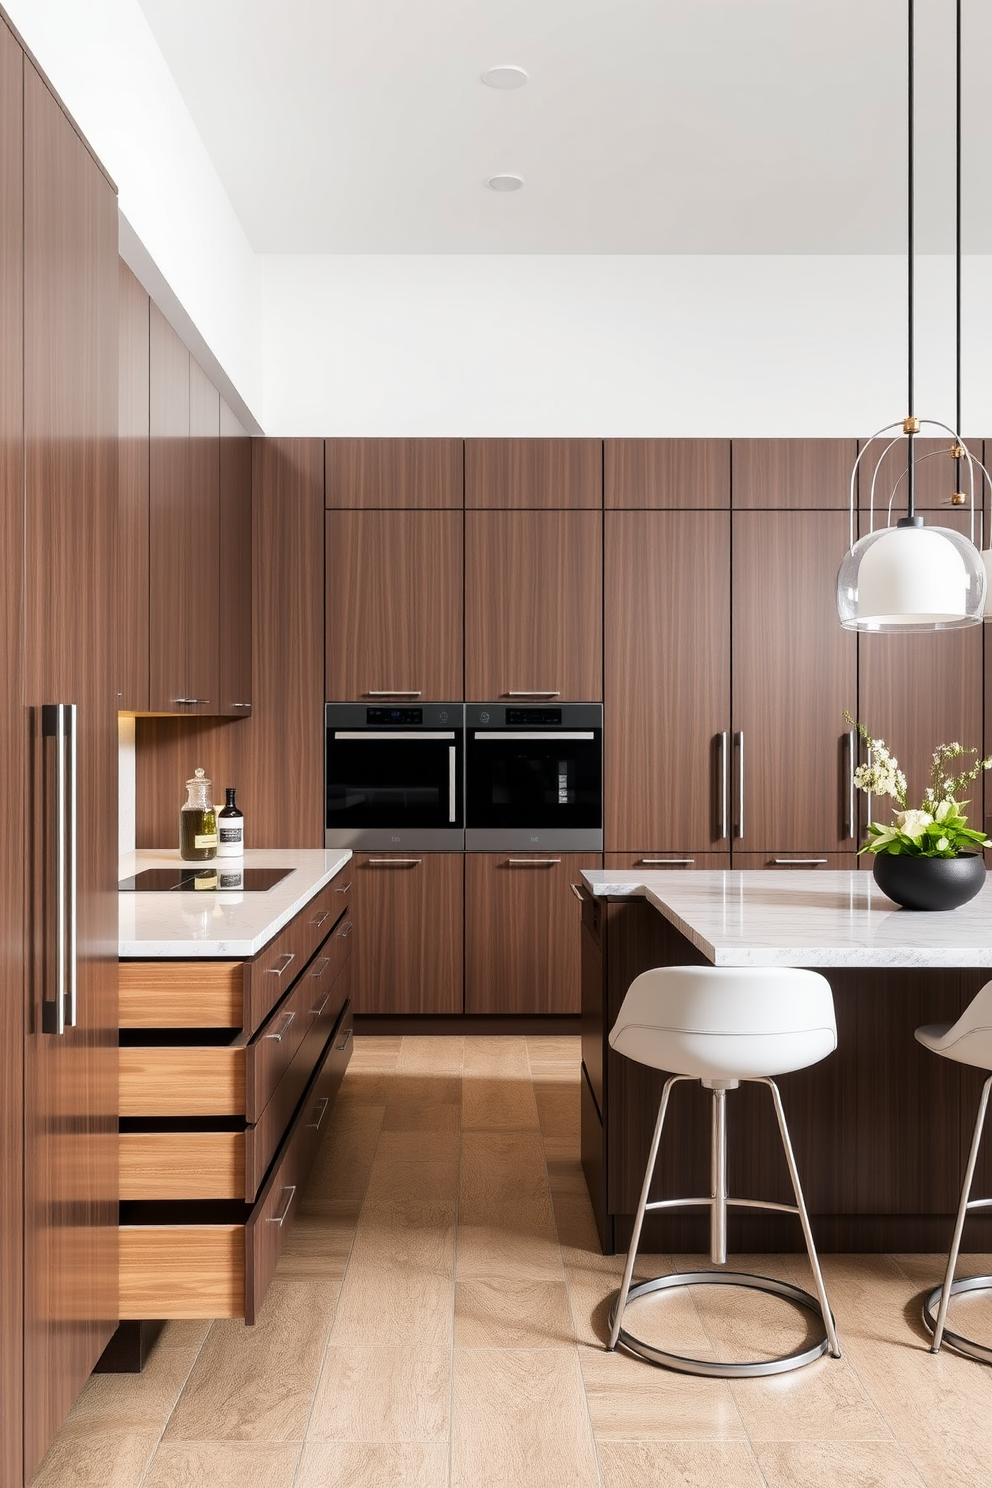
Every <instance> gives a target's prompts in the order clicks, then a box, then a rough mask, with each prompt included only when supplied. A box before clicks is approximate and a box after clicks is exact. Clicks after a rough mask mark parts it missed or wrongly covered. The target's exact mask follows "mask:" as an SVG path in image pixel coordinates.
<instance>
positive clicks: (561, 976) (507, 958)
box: [465, 853, 603, 1013]
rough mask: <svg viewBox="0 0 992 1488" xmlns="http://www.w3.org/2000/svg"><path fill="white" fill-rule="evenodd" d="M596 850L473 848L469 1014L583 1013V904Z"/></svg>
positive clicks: (469, 859) (468, 875)
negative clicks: (585, 877) (582, 887)
mask: <svg viewBox="0 0 992 1488" xmlns="http://www.w3.org/2000/svg"><path fill="white" fill-rule="evenodd" d="M602 863H603V860H602V857H601V856H600V854H598V853H519V854H515V853H467V854H466V856H465V1011H466V1012H467V1013H578V1012H579V1011H580V1009H581V1004H582V953H581V938H580V935H579V927H580V923H581V914H580V906H579V901H578V898H577V896H576V895H575V894H574V892H573V890H572V884H575V883H579V882H580V877H579V875H580V874H581V872H582V869H583V868H601V867H602Z"/></svg>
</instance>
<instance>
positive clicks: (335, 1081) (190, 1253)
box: [120, 1005, 352, 1323]
mask: <svg viewBox="0 0 992 1488" xmlns="http://www.w3.org/2000/svg"><path fill="white" fill-rule="evenodd" d="M351 1031H352V1021H351V1008H350V1005H348V1006H346V1007H345V1009H344V1011H343V1013H342V1014H341V1017H340V1019H339V1021H338V1025H337V1027H336V1029H335V1031H334V1035H333V1037H332V1038H330V1039H329V1040H328V1042H327V1047H326V1049H325V1051H324V1053H323V1056H322V1058H321V1060H320V1063H319V1064H318V1067H317V1070H316V1072H315V1074H314V1076H313V1079H312V1080H311V1082H310V1084H309V1086H308V1087H307V1090H306V1093H305V1094H304V1096H303V1099H302V1100H301V1102H300V1105H299V1108H298V1110H297V1112H296V1116H295V1118H294V1120H293V1123H292V1125H291V1126H290V1128H289V1131H288V1132H287V1134H286V1139H285V1141H284V1143H283V1145H282V1147H281V1149H280V1151H279V1154H278V1156H277V1158H276V1161H275V1163H274V1164H273V1166H272V1169H271V1171H270V1173H269V1175H268V1177H267V1179H266V1181H265V1183H264V1184H263V1186H262V1188H261V1191H260V1192H259V1195H258V1199H257V1200H256V1202H255V1203H254V1205H251V1206H249V1205H248V1204H246V1203H239V1202H238V1201H237V1200H207V1201H203V1202H194V1201H190V1200H188V1199H187V1200H182V1201H177V1202H174V1203H169V1202H165V1201H160V1200H156V1201H150V1202H134V1203H122V1204H121V1224H120V1304H121V1314H120V1315H121V1318H122V1319H123V1318H196V1317H206V1318H215V1317H243V1318H244V1320H245V1322H246V1323H253V1322H254V1321H255V1316H256V1314H257V1311H258V1309H259V1308H260V1307H261V1304H262V1299H263V1298H264V1296H265V1292H266V1290H267V1288H268V1285H269V1282H270V1281H271V1279H272V1273H273V1271H274V1270H275V1267H276V1262H277V1261H278V1259H279V1253H280V1251H281V1249H282V1244H283V1240H284V1239H285V1237H286V1235H287V1234H288V1232H289V1229H290V1227H291V1225H292V1222H293V1220H294V1219H295V1217H296V1212H297V1209H298V1207H299V1199H300V1193H301V1190H302V1188H303V1185H304V1183H305V1182H306V1179H307V1176H308V1174H309V1172H310V1168H311V1167H312V1165H313V1160H314V1157H315V1156H316V1152H317V1147H318V1145H319V1143H320V1140H321V1136H322V1133H323V1125H324V1119H325V1117H326V1114H327V1111H328V1110H329V1108H330V1106H331V1105H332V1104H333V1101H334V1097H335V1095H336V1094H337V1090H338V1086H339V1085H340V1083H341V1079H342V1077H343V1075H344V1071H345V1069H346V1067H347V1064H348V1060H349V1058H350V1056H351Z"/></svg>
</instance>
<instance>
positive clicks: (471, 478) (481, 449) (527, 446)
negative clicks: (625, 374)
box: [465, 439, 603, 510]
mask: <svg viewBox="0 0 992 1488" xmlns="http://www.w3.org/2000/svg"><path fill="white" fill-rule="evenodd" d="M602 505H603V442H602V440H601V439H466V441H465V506H466V509H470V508H477V507H495V508H503V509H506V508H513V507H522V508H525V509H530V510H550V509H553V508H572V509H585V510H598V509H599V508H600V507H602Z"/></svg>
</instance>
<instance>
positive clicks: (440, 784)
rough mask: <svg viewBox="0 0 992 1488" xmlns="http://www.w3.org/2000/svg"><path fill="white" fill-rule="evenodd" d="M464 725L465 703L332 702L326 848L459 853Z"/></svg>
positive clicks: (327, 720)
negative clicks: (369, 703) (386, 703)
mask: <svg viewBox="0 0 992 1488" xmlns="http://www.w3.org/2000/svg"><path fill="white" fill-rule="evenodd" d="M464 724H465V705H464V703H423V704H419V703H418V704H417V705H416V706H415V707H408V706H406V705H405V704H404V705H400V706H395V707H394V706H385V707H367V706H366V705H365V704H364V703H327V704H326V705H325V708H324V726H325V728H324V737H325V744H324V843H325V846H327V847H351V848H356V849H371V850H372V851H382V850H384V849H389V848H393V849H396V848H400V849H402V848H416V849H419V850H420V851H426V852H431V851H433V852H461V851H462V850H463V848H464V846H465V834H464V824H465V816H464V784H463V751H464V740H465V728H464Z"/></svg>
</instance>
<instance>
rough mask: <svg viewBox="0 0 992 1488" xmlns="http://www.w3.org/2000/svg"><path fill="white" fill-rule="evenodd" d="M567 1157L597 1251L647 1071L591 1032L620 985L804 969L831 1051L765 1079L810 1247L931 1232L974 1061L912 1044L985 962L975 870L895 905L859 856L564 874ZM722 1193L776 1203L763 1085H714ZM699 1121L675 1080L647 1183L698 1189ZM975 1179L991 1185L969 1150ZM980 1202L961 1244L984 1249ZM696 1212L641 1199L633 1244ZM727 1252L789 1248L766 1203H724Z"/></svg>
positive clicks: (702, 1113)
mask: <svg viewBox="0 0 992 1488" xmlns="http://www.w3.org/2000/svg"><path fill="white" fill-rule="evenodd" d="M583 878H584V879H585V882H586V884H587V886H588V888H587V890H586V891H584V892H583V899H584V902H583V912H582V920H583V924H582V1056H583V1080H582V1160H583V1167H584V1170H585V1174H586V1181H587V1184H588V1186H589V1192H590V1195H591V1197H592V1202H593V1208H594V1211H595V1214H596V1220H597V1226H598V1229H599V1235H600V1241H601V1243H602V1246H603V1249H604V1251H607V1252H611V1251H615V1250H622V1249H624V1248H625V1247H626V1244H627V1241H628V1239H629V1235H630V1224H631V1216H632V1214H633V1212H634V1209H635V1207H636V1203H637V1195H638V1191H639V1188H640V1182H641V1176H642V1174H643V1171H644V1164H645V1160H646V1154H647V1149H648V1144H649V1141H650V1134H651V1130H652V1127H653V1124H654V1120H655V1116H656V1113H657V1103H658V1099H659V1097H660V1093H661V1085H662V1083H663V1080H664V1075H663V1074H661V1073H659V1072H658V1071H655V1070H652V1069H650V1068H648V1067H647V1066H644V1065H639V1064H635V1063H634V1062H633V1061H631V1060H627V1059H623V1058H621V1057H620V1056H619V1055H616V1054H614V1053H613V1051H612V1050H611V1049H610V1048H609V1046H608V1043H607V1036H608V1034H609V1030H610V1029H611V1028H612V1026H613V1023H614V1021H615V1019H616V1015H617V1012H618V1010H619V1007H620V1004H621V1002H622V1001H623V997H624V994H625V993H626V990H627V988H628V986H629V985H630V983H631V982H632V981H633V979H634V977H635V976H637V975H638V973H639V972H641V971H644V970H645V969H647V968H648V967H650V966H666V965H669V966H671V965H696V966H700V965H722V966H803V967H811V968H814V969H816V970H819V971H821V972H822V973H823V974H824V975H825V976H826V977H827V979H828V980H829V982H830V984H831V987H832V988H833V992H834V1002H835V1006H836V1010H837V1031H838V1048H837V1050H836V1052H835V1053H834V1054H833V1055H831V1056H830V1058H828V1059H826V1060H823V1061H822V1062H821V1063H820V1064H818V1065H814V1066H812V1067H811V1068H810V1069H806V1070H799V1071H796V1072H795V1073H793V1074H789V1075H784V1076H782V1077H781V1079H780V1080H779V1082H778V1083H779V1086H780V1088H781V1091H782V1097H783V1101H784V1103H785V1108H786V1114H787V1116H788V1119H789V1124H790V1128H791V1130H792V1137H793V1142H794V1145H795V1149H796V1157H797V1160H798V1162H799V1167H800V1172H801V1174H802V1176H803V1182H804V1186H805V1189H806V1198H807V1202H808V1205H809V1209H810V1213H811V1215H812V1217H813V1226H814V1233H815V1235H816V1238H817V1243H818V1245H819V1246H820V1247H821V1248H822V1249H824V1250H844V1251H875V1250H895V1251H899V1250H902V1251H915V1250H938V1251H939V1250H942V1249H944V1248H945V1247H946V1245H947V1242H948V1239H949V1236H950V1230H951V1226H952V1223H953V1215H954V1211H955V1209H956V1206H957V1198H958V1189H959V1185H960V1180H961V1170H962V1165H963V1162H964V1155H965V1153H966V1150H967V1143H968V1140H969V1139H970V1135H971V1129H972V1126H973V1123H974V1117H975V1109H976V1104H977V1100H978V1094H979V1091H980V1088H981V1084H982V1080H983V1078H984V1077H983V1074H982V1072H981V1071H980V1070H975V1069H969V1068H968V1067H966V1066H962V1065H958V1064H956V1063H953V1062H952V1061H949V1060H943V1059H938V1058H936V1057H935V1056H934V1055H933V1054H930V1053H928V1052H927V1051H926V1050H925V1049H923V1048H922V1047H921V1046H920V1045H919V1044H917V1043H916V1040H915V1039H914V1037H913V1034H914V1030H915V1028H916V1027H917V1026H918V1025H919V1024H921V1023H934V1022H942V1021H949V1020H951V1019H953V1018H956V1017H957V1016H958V1015H959V1013H960V1012H961V1011H962V1010H963V1009H964V1007H965V1006H966V1005H967V1003H968V1002H969V1001H970V1000H971V998H972V997H973V996H974V994H975V992H977V990H978V989H979V987H981V986H982V985H983V984H984V982H986V981H987V980H989V978H990V976H992V884H989V885H986V887H985V888H984V889H983V890H982V892H981V894H980V895H979V896H978V897H977V898H976V899H974V900H972V901H971V903H970V904H967V905H963V906H962V907H961V908H960V909H956V910H953V911H951V912H949V913H944V914H923V913H912V912H909V911H906V910H900V909H897V908H896V906H895V905H893V904H892V903H891V902H890V901H889V900H887V899H886V898H885V897H884V896H883V895H882V894H881V893H880V891H879V890H878V889H877V887H876V886H875V883H874V880H873V878H872V876H871V874H870V873H868V872H865V871H852V872H810V871H794V872H758V871H752V872H747V871H739V870H738V871H729V870H728V871H724V872H699V873H696V872H692V873H686V872H654V873H652V872H644V871H641V872H630V873H620V872H615V871H613V872H606V871H602V872H595V871H590V872H587V873H584V874H583ZM728 1119H729V1145H730V1153H729V1174H730V1178H729V1181H730V1191H731V1193H733V1194H737V1195H739V1196H742V1197H760V1198H771V1199H775V1200H778V1201H780V1202H788V1201H789V1192H788V1178H787V1174H786V1171H785V1166H784V1162H783V1160H782V1157H781V1151H780V1148H779V1145H778V1139H777V1135H776V1128H775V1123H774V1116H773V1114H772V1110H771V1105H770V1102H769V1101H768V1096H767V1092H764V1091H763V1090H761V1088H760V1087H755V1086H743V1087H742V1088H741V1089H740V1090H739V1091H735V1092H734V1093H733V1095H732V1096H731V1097H730V1099H729V1101H728ZM708 1151H709V1118H708V1111H707V1109H706V1107H705V1103H704V1098H703V1092H701V1090H700V1089H699V1087H698V1086H688V1085H687V1086H682V1087H677V1088H676V1092H675V1094H674V1095H673V1100H672V1107H671V1109H670V1116H669V1121H668V1124H667V1125H666V1132H665V1137H664V1138H663V1144H662V1149H661V1156H660V1158H659V1163H658V1173H657V1177H656V1180H655V1188H654V1190H653V1191H652V1198H672V1197H676V1196H677V1195H679V1194H688V1193H697V1192H699V1190H700V1185H701V1184H702V1185H703V1189H704V1191H705V1188H706V1183H707V1181H708V1171H709V1169H708ZM974 1191H975V1193H976V1194H977V1193H980V1192H985V1193H992V1157H990V1156H989V1155H988V1154H986V1153H983V1155H982V1157H981V1159H980V1162H979V1168H978V1171H977V1173H976V1179H975V1190H974ZM990 1223H992V1216H989V1215H976V1216H974V1217H973V1218H972V1219H971V1220H969V1224H968V1228H967V1230H966V1232H965V1242H966V1246H970V1247H971V1248H979V1249H988V1248H989V1246H990V1244H992V1235H990V1232H989V1225H990ZM707 1226H708V1217H707V1215H706V1214H705V1213H704V1212H703V1211H701V1210H700V1211H683V1212H682V1213H678V1214H664V1215H658V1214H656V1215H651V1216H649V1218H648V1221H647V1223H646V1225H645V1244H647V1245H649V1246H651V1247H652V1248H655V1249H658V1250H663V1251H672V1250H685V1251H699V1250H705V1249H706V1247H707V1243H708V1241H707V1234H708V1228H707ZM730 1239H731V1245H732V1246H733V1247H734V1248H735V1249H737V1250H741V1251H760V1250H780V1249H802V1240H801V1235H800V1234H799V1230H798V1226H796V1225H795V1223H794V1221H790V1220H788V1219H786V1218H784V1217H783V1216H780V1215H775V1214H763V1213H760V1212H758V1211H753V1212H747V1211H744V1212H737V1213H734V1214H733V1217H732V1219H731V1232H730Z"/></svg>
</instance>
